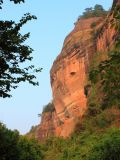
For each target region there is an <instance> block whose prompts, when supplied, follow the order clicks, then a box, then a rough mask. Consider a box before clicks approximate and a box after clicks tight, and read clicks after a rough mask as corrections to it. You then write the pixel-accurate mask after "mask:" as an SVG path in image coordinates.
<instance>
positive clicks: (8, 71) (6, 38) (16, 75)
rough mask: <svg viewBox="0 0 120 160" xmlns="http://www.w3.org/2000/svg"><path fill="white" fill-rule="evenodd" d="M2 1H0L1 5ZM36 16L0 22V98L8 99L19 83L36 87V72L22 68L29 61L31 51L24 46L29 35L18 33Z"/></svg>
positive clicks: (32, 69)
mask: <svg viewBox="0 0 120 160" xmlns="http://www.w3.org/2000/svg"><path fill="white" fill-rule="evenodd" d="M11 1H14V3H20V2H24V1H23V0H11ZM2 3H3V1H1V5H2ZM32 19H36V16H33V15H30V14H29V13H27V14H25V15H24V16H23V17H22V18H21V20H20V22H19V23H15V22H14V21H12V20H11V21H0V97H3V98H6V97H10V96H11V95H10V91H11V89H16V88H17V87H18V84H19V83H20V82H26V81H27V82H29V83H30V84H32V85H38V82H36V81H35V79H36V76H35V73H36V72H40V71H41V68H40V69H35V66H34V65H31V66H27V67H22V66H23V65H22V64H24V63H25V62H27V61H31V60H32V59H33V57H32V56H31V54H32V52H33V49H32V48H30V46H28V45H25V41H26V40H27V39H28V38H29V36H30V33H26V34H25V35H22V34H21V33H20V30H21V28H22V27H23V25H24V24H26V23H27V22H28V21H31V20H32Z"/></svg>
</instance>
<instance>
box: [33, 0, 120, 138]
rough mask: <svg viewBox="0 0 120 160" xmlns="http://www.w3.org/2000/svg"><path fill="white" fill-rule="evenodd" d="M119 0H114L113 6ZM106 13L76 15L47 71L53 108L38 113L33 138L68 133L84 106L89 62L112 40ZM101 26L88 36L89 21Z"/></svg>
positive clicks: (112, 30)
mask: <svg viewBox="0 0 120 160" xmlns="http://www.w3.org/2000/svg"><path fill="white" fill-rule="evenodd" d="M117 3H120V0H114V3H113V6H115V5H116V4H117ZM111 19H112V15H108V17H107V21H104V20H103V18H100V17H99V18H98V17H97V18H96V17H94V18H89V19H80V20H78V21H77V23H76V24H75V28H74V29H73V31H72V32H71V33H70V34H69V35H68V36H67V37H66V39H65V41H64V44H63V48H62V51H61V53H60V54H59V55H58V57H57V58H56V60H55V61H54V63H53V66H52V68H51V71H50V76H51V86H52V93H53V103H54V106H55V111H54V112H52V113H45V114H43V115H42V121H41V124H40V125H39V127H38V130H37V135H36V136H37V138H39V139H43V138H45V137H49V136H53V135H55V136H62V137H65V138H66V137H68V136H69V135H70V134H71V133H72V131H73V129H74V127H75V124H76V121H77V120H78V119H79V120H80V119H81V118H82V116H83V115H84V113H85V111H86V109H87V99H86V96H85V94H84V86H85V83H86V80H87V72H88V70H89V64H90V62H91V59H92V57H93V55H94V54H95V52H96V51H99V52H100V51H105V50H107V49H108V48H110V47H111V46H112V44H113V42H114V37H115V30H114V29H112V28H111V26H110V23H109V21H110V20H111ZM93 22H95V23H96V24H97V26H96V28H101V29H100V33H99V34H98V37H97V39H96V41H94V40H93V37H92V36H91V32H92V30H93V29H92V28H91V24H92V23H93Z"/></svg>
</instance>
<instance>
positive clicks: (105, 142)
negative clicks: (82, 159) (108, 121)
mask: <svg viewBox="0 0 120 160" xmlns="http://www.w3.org/2000/svg"><path fill="white" fill-rule="evenodd" d="M96 159H97V160H119V159H120V130H115V129H114V130H112V131H110V133H106V134H105V135H104V136H103V138H102V139H101V140H100V141H99V142H98V143H97V144H95V145H94V146H93V149H92V150H91V153H90V155H89V156H88V158H87V160H96Z"/></svg>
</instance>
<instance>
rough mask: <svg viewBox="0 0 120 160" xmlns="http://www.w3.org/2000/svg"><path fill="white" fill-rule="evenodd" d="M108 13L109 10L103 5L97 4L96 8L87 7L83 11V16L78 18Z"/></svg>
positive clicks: (101, 15)
mask: <svg viewBox="0 0 120 160" xmlns="http://www.w3.org/2000/svg"><path fill="white" fill-rule="evenodd" d="M107 14H108V11H106V10H105V9H104V8H103V6H102V5H99V4H96V5H95V6H94V8H92V7H90V8H86V9H85V12H83V15H82V16H79V18H78V19H81V18H91V17H104V16H106V15H107Z"/></svg>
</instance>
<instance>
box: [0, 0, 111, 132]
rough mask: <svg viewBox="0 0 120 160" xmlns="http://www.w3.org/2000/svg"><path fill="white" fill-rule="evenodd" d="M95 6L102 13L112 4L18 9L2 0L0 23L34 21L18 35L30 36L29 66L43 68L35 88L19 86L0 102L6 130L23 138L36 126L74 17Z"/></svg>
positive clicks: (32, 2) (74, 1)
mask: <svg viewBox="0 0 120 160" xmlns="http://www.w3.org/2000/svg"><path fill="white" fill-rule="evenodd" d="M95 4H102V5H103V6H104V8H105V9H109V8H110V7H111V5H112V0H106V1H104V0H87V1H83V0H81V1H80V0H60V1H56V0H44V1H42V0H26V3H25V4H22V5H13V3H10V2H9V0H5V3H4V5H3V10H2V11H0V12H1V13H0V19H5V20H10V19H13V20H16V21H18V20H19V19H20V18H21V17H22V16H23V14H24V13H27V12H30V13H32V14H34V15H36V16H37V17H38V19H37V21H33V22H29V23H28V24H27V25H26V26H25V27H24V28H23V29H22V32H23V33H26V32H28V31H29V32H31V37H30V39H29V40H28V41H27V44H29V45H30V46H31V47H32V48H33V49H34V50H35V51H34V52H33V57H34V60H33V64H35V65H36V66H38V67H42V68H43V71H42V73H40V74H39V75H38V81H39V83H40V86H39V87H33V86H31V85H28V84H21V85H20V87H19V88H18V89H17V90H14V91H12V95H13V97H12V98H10V99H2V98H0V121H2V122H3V123H5V124H6V125H7V127H8V128H10V129H18V130H19V131H20V133H21V134H24V133H26V132H28V131H29V129H30V128H31V126H32V125H36V124H38V123H39V121H40V120H39V118H38V116H37V115H38V114H39V113H41V112H42V108H43V106H44V105H45V104H47V103H48V102H49V101H51V99H52V93H51V87H50V76H49V71H50V68H51V66H52V63H53V61H54V60H55V58H56V56H57V55H58V54H59V53H60V51H61V49H62V45H63V41H64V39H65V37H66V35H68V34H69V32H70V31H71V30H72V29H73V27H74V22H75V21H76V19H77V17H78V16H79V15H81V14H82V12H83V11H84V9H85V8H87V7H91V6H94V5H95Z"/></svg>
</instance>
